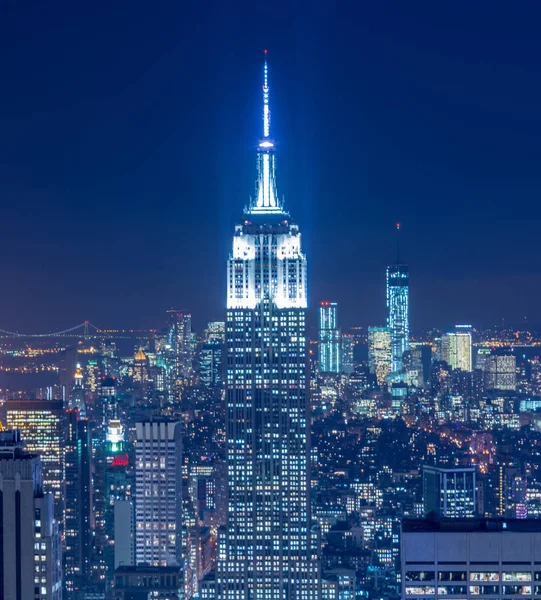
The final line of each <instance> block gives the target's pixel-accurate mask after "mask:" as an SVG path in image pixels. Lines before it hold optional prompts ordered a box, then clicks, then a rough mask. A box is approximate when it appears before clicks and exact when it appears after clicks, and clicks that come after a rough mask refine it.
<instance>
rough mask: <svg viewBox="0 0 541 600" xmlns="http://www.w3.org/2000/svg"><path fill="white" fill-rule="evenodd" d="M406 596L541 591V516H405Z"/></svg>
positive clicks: (530, 593) (532, 593) (535, 594)
mask: <svg viewBox="0 0 541 600" xmlns="http://www.w3.org/2000/svg"><path fill="white" fill-rule="evenodd" d="M401 561H402V574H403V578H402V598H412V599H413V598H424V599H431V598H447V597H453V598H464V599H468V600H469V599H470V598H471V599H473V598H479V597H485V598H487V597H488V598H491V599H500V598H522V597H524V596H527V597H529V598H531V597H532V596H533V597H538V596H541V576H540V575H541V574H540V569H539V565H541V520H534V519H519V520H515V519H505V520H503V519H502V520H499V519H498V520H497V519H442V520H440V521H438V520H433V519H405V520H404V521H403V523H402V548H401Z"/></svg>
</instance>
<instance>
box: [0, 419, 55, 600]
mask: <svg viewBox="0 0 541 600" xmlns="http://www.w3.org/2000/svg"><path fill="white" fill-rule="evenodd" d="M0 555H1V561H0V598H2V599H3V600H26V599H27V598H28V599H32V600H61V598H62V559H61V541H60V532H59V529H58V523H57V522H56V520H55V518H54V513H53V497H52V495H51V494H48V493H44V491H43V478H42V469H41V460H40V458H39V456H37V455H36V454H34V453H29V452H25V451H24V449H23V446H22V443H21V437H20V432H18V431H2V432H0Z"/></svg>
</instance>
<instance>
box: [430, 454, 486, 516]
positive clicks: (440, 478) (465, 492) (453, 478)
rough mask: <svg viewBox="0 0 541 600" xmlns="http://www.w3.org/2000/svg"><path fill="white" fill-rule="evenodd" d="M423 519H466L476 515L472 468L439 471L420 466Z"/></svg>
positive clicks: (437, 468) (440, 469)
mask: <svg viewBox="0 0 541 600" xmlns="http://www.w3.org/2000/svg"><path fill="white" fill-rule="evenodd" d="M423 504H424V512H425V515H428V514H429V513H436V514H437V515H439V516H440V517H449V518H466V517H475V516H476V515H477V486H476V481H475V467H465V468H439V467H433V466H429V465H425V466H423Z"/></svg>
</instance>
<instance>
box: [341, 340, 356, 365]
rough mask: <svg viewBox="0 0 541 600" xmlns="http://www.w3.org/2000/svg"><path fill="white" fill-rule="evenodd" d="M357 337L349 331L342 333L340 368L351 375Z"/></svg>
mask: <svg viewBox="0 0 541 600" xmlns="http://www.w3.org/2000/svg"><path fill="white" fill-rule="evenodd" d="M356 344H357V339H356V338H355V336H354V335H351V334H350V333H343V334H342V348H341V353H340V370H341V371H342V373H346V374H347V375H351V373H353V371H354V369H355V356H354V352H355V346H356Z"/></svg>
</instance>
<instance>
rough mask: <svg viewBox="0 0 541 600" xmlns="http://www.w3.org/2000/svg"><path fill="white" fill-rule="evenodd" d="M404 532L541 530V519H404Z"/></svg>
mask: <svg viewBox="0 0 541 600" xmlns="http://www.w3.org/2000/svg"><path fill="white" fill-rule="evenodd" d="M402 531H403V532H404V533H426V532H440V533H464V532H474V531H489V532H498V531H511V532H518V531H522V532H541V519H404V520H403V521H402Z"/></svg>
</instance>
